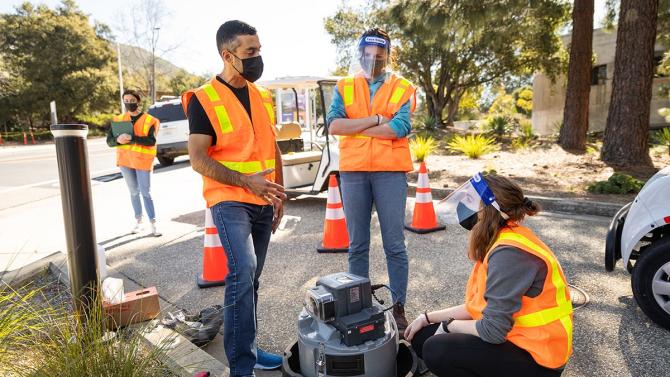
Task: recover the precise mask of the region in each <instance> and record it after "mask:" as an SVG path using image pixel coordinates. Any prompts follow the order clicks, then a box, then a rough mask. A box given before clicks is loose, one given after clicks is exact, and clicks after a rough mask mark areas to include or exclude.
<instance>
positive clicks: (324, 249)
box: [316, 174, 349, 253]
mask: <svg viewBox="0 0 670 377" xmlns="http://www.w3.org/2000/svg"><path fill="white" fill-rule="evenodd" d="M316 251H318V252H319V253H347V252H349V233H347V220H345V218H344V207H342V197H341V196H340V189H339V187H338V186H337V178H336V177H335V174H331V175H330V180H329V181H328V204H326V222H325V223H324V224H323V242H322V243H321V245H319V247H317V248H316Z"/></svg>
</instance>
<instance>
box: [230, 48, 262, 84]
mask: <svg viewBox="0 0 670 377" xmlns="http://www.w3.org/2000/svg"><path fill="white" fill-rule="evenodd" d="M230 54H231V55H233V56H235V57H236V58H237V56H236V55H235V54H233V53H232V52H231V53H230ZM238 59H240V58H238ZM240 61H242V72H240V71H239V70H238V69H237V68H235V65H233V68H235V70H236V71H237V73H239V74H240V75H242V77H244V79H245V80H247V81H249V82H255V81H256V80H258V79H260V78H261V75H263V58H262V57H261V56H260V55H258V56H254V57H253V58H246V59H240Z"/></svg>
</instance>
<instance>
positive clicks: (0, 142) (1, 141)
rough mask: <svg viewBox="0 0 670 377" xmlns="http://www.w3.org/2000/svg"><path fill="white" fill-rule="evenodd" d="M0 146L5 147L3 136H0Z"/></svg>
mask: <svg viewBox="0 0 670 377" xmlns="http://www.w3.org/2000/svg"><path fill="white" fill-rule="evenodd" d="M0 145H5V141H4V140H2V134H0Z"/></svg>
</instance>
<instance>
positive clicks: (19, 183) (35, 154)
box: [0, 138, 187, 210]
mask: <svg viewBox="0 0 670 377" xmlns="http://www.w3.org/2000/svg"><path fill="white" fill-rule="evenodd" d="M86 144H87V149H88V164H89V172H90V176H91V179H97V178H100V177H103V176H107V175H110V174H115V173H119V169H118V167H117V166H116V151H115V150H114V149H113V148H110V147H108V146H107V143H106V141H105V139H104V138H95V139H88V140H87V141H86ZM184 159H187V157H180V158H179V159H178V161H182V160H184ZM155 163H156V165H155V166H156V168H160V165H159V164H158V161H155ZM59 194H60V188H59V184H58V162H57V160H56V148H55V145H54V144H53V143H50V144H40V145H29V146H8V147H2V148H0V198H1V199H0V210H3V209H7V208H13V207H17V206H20V205H24V204H28V203H32V202H35V201H38V200H42V199H46V198H49V197H53V196H57V195H59Z"/></svg>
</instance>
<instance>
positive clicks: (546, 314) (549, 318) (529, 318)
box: [514, 302, 572, 327]
mask: <svg viewBox="0 0 670 377" xmlns="http://www.w3.org/2000/svg"><path fill="white" fill-rule="evenodd" d="M570 313H572V305H571V304H570V303H569V302H568V303H564V304H562V305H561V306H555V307H553V308H549V309H544V310H540V311H539V312H535V313H530V314H526V315H522V316H519V317H516V318H514V325H515V326H519V327H539V326H544V325H547V324H549V323H552V322H554V321H557V320H559V319H560V320H563V318H567V317H568V316H569V315H570Z"/></svg>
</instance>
